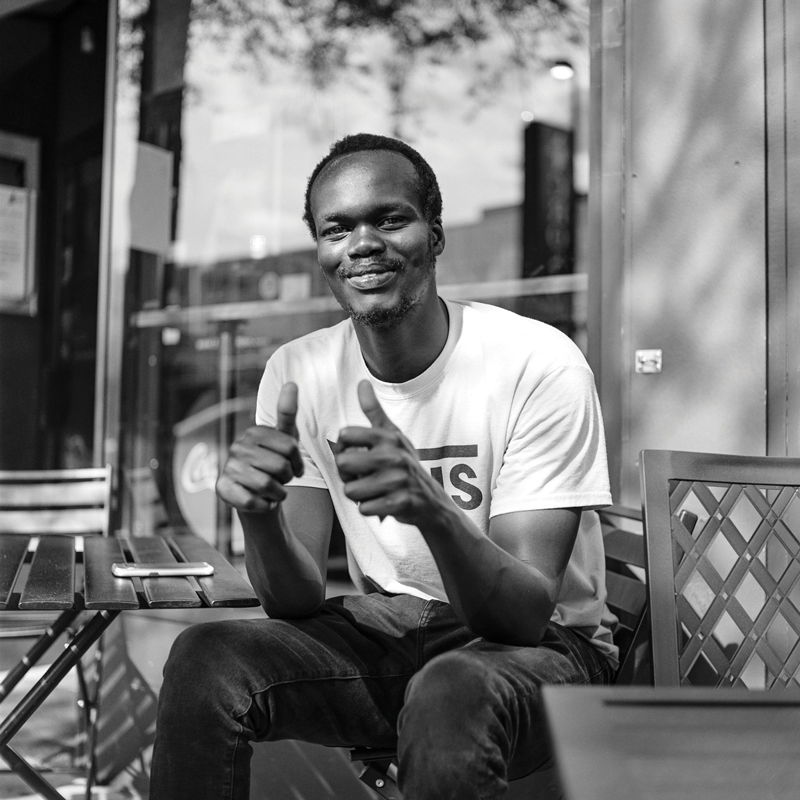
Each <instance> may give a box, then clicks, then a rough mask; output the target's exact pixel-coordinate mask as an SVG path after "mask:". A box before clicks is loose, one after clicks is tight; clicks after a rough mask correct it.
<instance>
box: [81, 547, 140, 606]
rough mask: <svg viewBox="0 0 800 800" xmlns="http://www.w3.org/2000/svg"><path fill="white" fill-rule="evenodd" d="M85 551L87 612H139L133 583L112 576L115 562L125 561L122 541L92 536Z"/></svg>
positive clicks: (85, 598) (127, 579) (126, 579)
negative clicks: (116, 609)
mask: <svg viewBox="0 0 800 800" xmlns="http://www.w3.org/2000/svg"><path fill="white" fill-rule="evenodd" d="M83 548H84V555H83V561H84V600H85V603H86V608H88V609H99V608H139V600H138V599H137V597H136V589H135V587H134V585H133V581H131V580H130V579H129V578H117V577H115V576H114V575H112V574H111V565H112V564H113V563H114V562H115V561H125V556H124V555H123V552H122V543H121V542H120V541H119V539H112V538H110V537H105V536H88V537H86V538H85V539H84V540H83Z"/></svg>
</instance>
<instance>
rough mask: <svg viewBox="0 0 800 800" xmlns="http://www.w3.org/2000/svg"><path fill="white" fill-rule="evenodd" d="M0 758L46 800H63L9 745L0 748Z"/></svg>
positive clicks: (53, 787)
mask: <svg viewBox="0 0 800 800" xmlns="http://www.w3.org/2000/svg"><path fill="white" fill-rule="evenodd" d="M0 756H2V757H3V760H4V761H5V762H6V763H7V764H8V766H9V767H11V769H12V770H14V772H16V773H17V775H19V777H20V778H22V780H23V781H25V783H27V784H28V786H30V787H31V789H33V791H34V792H37V793H38V794H40V795H41V796H42V797H44V798H46V800H64V795H63V794H61V793H60V792H59V791H58V789H56V788H55V786H53V785H52V784H50V783H48V782H47V781H46V780H45V779H44V778H43V777H42V776H41V775H40V774H39V773H38V772H37V771H36V770H35V769H34V768H33V767H32V766H31V765H30V764H29V763H28V762H27V761H26V760H25V759H24V758H23V757H22V756H21V755H19V753H17V752H16V751H15V750H13V749H12V748H11V747H9V745H7V744H6V745H3V747H0Z"/></svg>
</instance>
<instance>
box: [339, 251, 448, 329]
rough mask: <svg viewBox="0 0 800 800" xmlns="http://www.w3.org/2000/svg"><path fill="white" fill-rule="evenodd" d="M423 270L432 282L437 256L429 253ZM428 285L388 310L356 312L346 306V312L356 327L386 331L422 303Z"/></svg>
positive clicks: (403, 297) (374, 309) (404, 296)
mask: <svg viewBox="0 0 800 800" xmlns="http://www.w3.org/2000/svg"><path fill="white" fill-rule="evenodd" d="M422 269H424V270H425V274H426V275H428V277H429V279H431V280H432V279H433V276H434V275H435V274H436V256H434V255H433V254H432V253H429V254H428V258H427V259H426V261H425V264H424V265H423V267H422ZM427 285H428V284H427V282H426V283H425V284H423V285H422V286H420V287H419V291H418V292H417V293H416V294H415V295H410V294H404V295H403V296H402V297H401V298H400V300H399V302H398V303H397V304H396V305H394V306H390V307H388V308H373V309H370V310H369V311H355V310H354V309H353V308H352V307H350V306H344V310H345V311H346V312H347V313H348V314H349V316H350V319H351V320H353V324H354V325H362V326H364V327H366V328H372V329H373V330H386V329H388V328H392V327H393V326H395V325H397V324H399V323H400V322H401V321H402V320H404V319H405V318H406V317H407V316H408V315H409V314H411V312H412V311H413V310H414V309H415V308H416V307H417V306H419V305H420V304H421V303H422V298H423V297H424V296H425V290H426V289H427Z"/></svg>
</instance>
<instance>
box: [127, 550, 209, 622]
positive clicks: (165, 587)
mask: <svg viewBox="0 0 800 800" xmlns="http://www.w3.org/2000/svg"><path fill="white" fill-rule="evenodd" d="M126 542H127V544H128V546H129V547H130V551H131V553H132V554H133V558H134V560H135V561H138V562H139V563H141V564H155V563H158V562H159V561H177V560H178V559H176V558H175V556H174V554H173V553H172V551H171V550H170V549H169V545H168V544H167V542H166V540H165V539H162V538H160V537H149V536H147V537H135V536H134V537H133V538H131V539H127V540H126ZM141 580H142V586H143V587H144V596H145V599H146V600H147V605H148V606H149V607H150V608H198V607H200V606H202V605H203V601H202V600H201V599H200V596H199V595H198V594H197V591H196V590H195V589H194V588H193V586H192V584H191V582H190V581H189V579H188V578H142V579H141Z"/></svg>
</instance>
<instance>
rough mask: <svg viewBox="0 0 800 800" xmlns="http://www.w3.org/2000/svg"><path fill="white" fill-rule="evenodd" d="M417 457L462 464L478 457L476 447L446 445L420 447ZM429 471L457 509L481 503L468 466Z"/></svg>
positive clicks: (440, 467)
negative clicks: (456, 460) (454, 461)
mask: <svg viewBox="0 0 800 800" xmlns="http://www.w3.org/2000/svg"><path fill="white" fill-rule="evenodd" d="M328 444H329V445H330V448H331V451H332V452H334V453H335V452H336V449H335V447H334V443H333V442H331V441H330V440H328ZM417 455H418V456H419V460H420V461H421V462H423V463H425V462H426V461H445V460H450V459H459V462H462V461H463V460H464V459H467V458H477V457H478V445H476V444H446V445H444V446H443V447H422V448H418V449H417ZM429 469H430V471H431V477H432V478H433V479H434V480H435V481H437V482H438V483H439V485H440V486H441V487H442V488H443V489H444V490H445V491H446V492H447V493H448V494H450V497H451V498H452V499H453V502H454V503H455V504H456V505H457V506H458V507H459V508H461V509H463V510H464V511H473V510H474V509H476V508H477V507H478V506H479V505H480V504H481V503H482V502H483V493H482V492H481V490H480V489H479V488H478V487H477V486H476V485H475V484H474V483H470V482H469V481H470V480H474V479H475V478H477V477H478V476H477V474H476V472H475V470H474V469H472V467H471V466H470V465H469V464H466V463H457V464H452V465H451V466H450V468H449V471H447V472H445V467H444V466H443V465H436V466H430V467H429ZM452 491H456V492H459V494H451V492H452Z"/></svg>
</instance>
